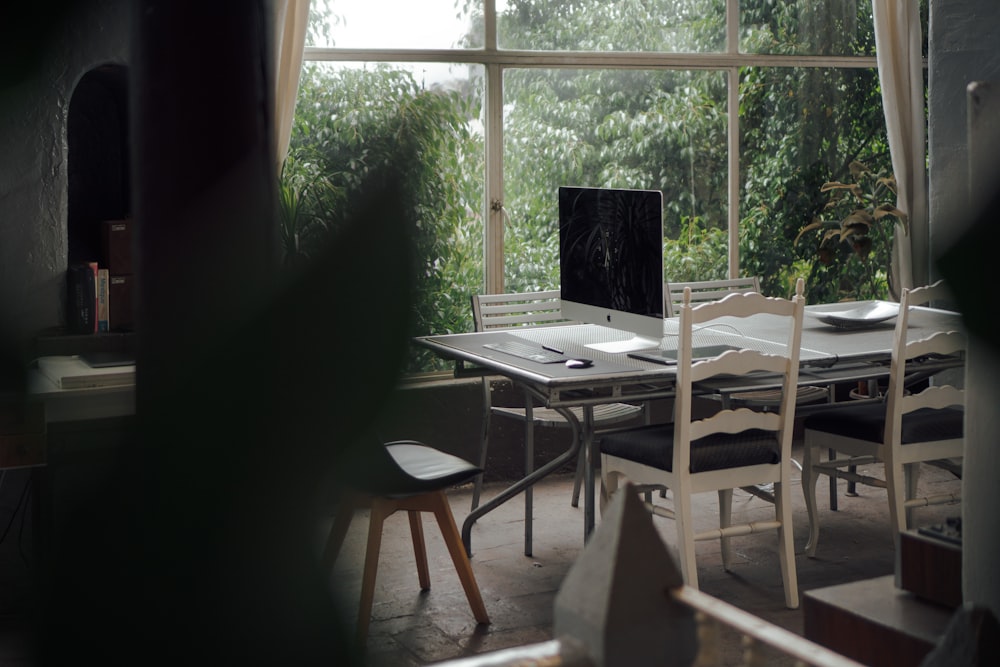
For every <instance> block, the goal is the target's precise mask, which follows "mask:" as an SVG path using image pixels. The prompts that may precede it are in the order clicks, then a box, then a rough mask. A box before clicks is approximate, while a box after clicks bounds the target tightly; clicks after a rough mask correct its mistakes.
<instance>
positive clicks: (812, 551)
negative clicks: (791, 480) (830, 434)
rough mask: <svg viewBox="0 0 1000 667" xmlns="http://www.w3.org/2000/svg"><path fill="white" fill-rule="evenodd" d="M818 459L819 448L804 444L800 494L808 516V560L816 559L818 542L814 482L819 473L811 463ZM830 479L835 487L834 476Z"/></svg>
mask: <svg viewBox="0 0 1000 667" xmlns="http://www.w3.org/2000/svg"><path fill="white" fill-rule="evenodd" d="M818 457H819V448H818V447H813V446H812V445H811V444H809V442H806V443H805V445H804V446H803V452H802V494H803V496H805V501H806V513H807V514H808V516H809V539H808V540H806V547H805V551H806V555H807V556H809V557H810V558H815V557H816V545H817V543H818V542H819V511H818V510H817V508H816V482H817V479H818V478H819V473H817V472H816V469H815V468H813V461H814V459H817V458H818ZM830 479H831V480H833V483H834V485H836V482H837V477H836V475H830ZM835 488H836V487H835ZM836 499H837V494H836V492H834V493H833V494H832V495H831V496H830V502H831V503H835V502H836Z"/></svg>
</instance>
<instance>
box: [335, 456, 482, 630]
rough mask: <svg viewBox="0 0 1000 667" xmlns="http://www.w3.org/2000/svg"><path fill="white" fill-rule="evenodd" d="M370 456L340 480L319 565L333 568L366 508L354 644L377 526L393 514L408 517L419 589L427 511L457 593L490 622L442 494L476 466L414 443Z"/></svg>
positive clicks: (366, 609) (374, 561)
mask: <svg viewBox="0 0 1000 667" xmlns="http://www.w3.org/2000/svg"><path fill="white" fill-rule="evenodd" d="M368 453H369V454H370V457H369V458H367V459H366V460H365V465H364V466H359V468H358V470H356V471H354V473H352V474H351V477H350V480H351V481H350V483H349V485H348V482H346V481H345V487H346V488H344V489H342V498H341V501H340V503H339V505H338V509H337V513H336V516H335V517H334V521H333V525H332V526H331V529H330V534H329V537H328V538H327V542H326V547H325V548H324V551H323V563H324V564H325V565H326V567H327V568H332V567H333V564H334V562H336V560H337V555H338V553H339V552H340V547H341V546H342V545H343V542H344V538H345V537H346V535H347V529H348V528H349V527H350V525H351V519H352V518H353V517H354V513H355V511H356V510H357V509H359V508H364V507H368V508H370V510H371V513H370V519H369V524H368V545H367V549H366V551H365V569H364V574H363V575H362V583H361V601H360V604H359V609H358V624H357V641H358V643H359V645H362V646H363V645H364V643H365V641H366V639H367V637H368V625H369V622H370V620H371V613H372V603H373V602H374V598H375V578H376V575H377V574H378V560H379V550H380V549H381V545H382V525H383V523H384V522H385V520H386V519H387V518H388V517H389V516H390V515H392V514H394V513H395V512H398V511H406V512H407V514H408V515H409V521H410V532H411V534H412V535H411V536H412V539H413V553H414V556H415V557H416V561H417V577H418V581H419V583H420V590H424V591H426V590H429V589H430V587H431V580H430V570H429V568H428V563H427V549H426V547H425V544H424V529H423V524H422V522H421V518H420V513H421V512H430V513H432V514H434V517H435V518H436V519H437V523H438V527H439V528H440V529H441V537H442V538H443V539H444V543H445V546H447V547H448V553H449V554H450V555H451V559H452V562H453V563H454V565H455V571H456V573H457V574H458V578H459V580H460V581H461V583H462V589H463V590H464V591H465V596H466V598H467V599H468V601H469V606H470V607H471V608H472V614H473V616H474V617H475V619H476V621H477V622H478V623H489V622H490V617H489V614H488V613H487V611H486V606H485V605H484V604H483V597H482V594H481V593H480V591H479V585H478V584H477V583H476V576H475V574H474V573H473V571H472V564H471V563H470V562H469V557H468V555H467V554H466V552H465V546H464V545H463V544H462V536H461V534H459V532H458V526H456V525H455V518H454V516H453V515H452V512H451V506H450V505H449V504H448V498H447V496H446V495H445V491H446V489H448V488H449V487H451V486H455V485H457V484H461V483H462V482H465V481H468V480H469V478H471V477H472V476H473V475H475V474H476V473H478V472H480V470H479V468H477V467H476V466H474V465H473V464H471V463H469V462H468V461H466V460H465V459H462V458H459V457H457V456H453V455H451V454H448V453H447V452H442V451H440V450H438V449H435V448H433V447H429V446H427V445H425V444H423V443H421V442H417V441H415V440H397V441H393V442H389V443H386V444H385V445H384V446H382V445H381V444H380V443H377V442H375V443H373V444H372V449H371V450H370V451H369V452H368Z"/></svg>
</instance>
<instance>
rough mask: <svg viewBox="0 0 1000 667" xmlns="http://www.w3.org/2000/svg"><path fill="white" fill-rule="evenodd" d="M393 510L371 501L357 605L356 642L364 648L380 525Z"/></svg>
mask: <svg viewBox="0 0 1000 667" xmlns="http://www.w3.org/2000/svg"><path fill="white" fill-rule="evenodd" d="M394 511H395V508H393V507H392V506H387V504H386V503H385V502H384V501H382V500H381V499H379V498H376V499H375V500H373V501H372V509H371V518H370V520H369V524H368V546H367V547H366V551H365V570H364V574H363V575H362V578H361V602H360V604H359V605H358V629H357V635H356V636H357V641H358V645H359V646H364V645H365V642H366V641H367V640H368V625H369V623H370V622H371V617H372V603H373V601H374V599H375V577H376V576H377V575H378V555H379V550H380V549H381V548H382V524H383V523H384V522H385V519H386V517H387V516H389V515H390V514H392V513H393V512H394Z"/></svg>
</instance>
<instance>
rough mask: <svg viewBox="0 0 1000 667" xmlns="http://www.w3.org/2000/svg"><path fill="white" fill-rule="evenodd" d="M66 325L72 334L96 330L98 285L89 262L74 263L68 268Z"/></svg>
mask: <svg viewBox="0 0 1000 667" xmlns="http://www.w3.org/2000/svg"><path fill="white" fill-rule="evenodd" d="M66 288H67V298H66V326H67V329H68V330H69V333H71V334H87V333H91V332H92V331H94V330H95V329H96V328H97V327H96V322H97V313H96V312H95V310H96V305H97V303H96V298H95V295H96V294H97V286H96V285H95V282H94V272H93V271H92V270H91V268H90V266H88V265H87V264H74V265H73V266H71V267H69V268H68V269H67V270H66Z"/></svg>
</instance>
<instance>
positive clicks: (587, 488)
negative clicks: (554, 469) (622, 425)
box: [583, 405, 597, 543]
mask: <svg viewBox="0 0 1000 667" xmlns="http://www.w3.org/2000/svg"><path fill="white" fill-rule="evenodd" d="M583 457H584V459H585V467H584V498H583V540H584V542H585V543H586V541H587V540H588V539H590V534H591V533H592V532H593V531H594V520H595V516H594V495H595V494H594V467H595V465H594V464H595V463H596V461H597V453H596V452H595V451H594V406H592V405H585V406H583Z"/></svg>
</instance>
